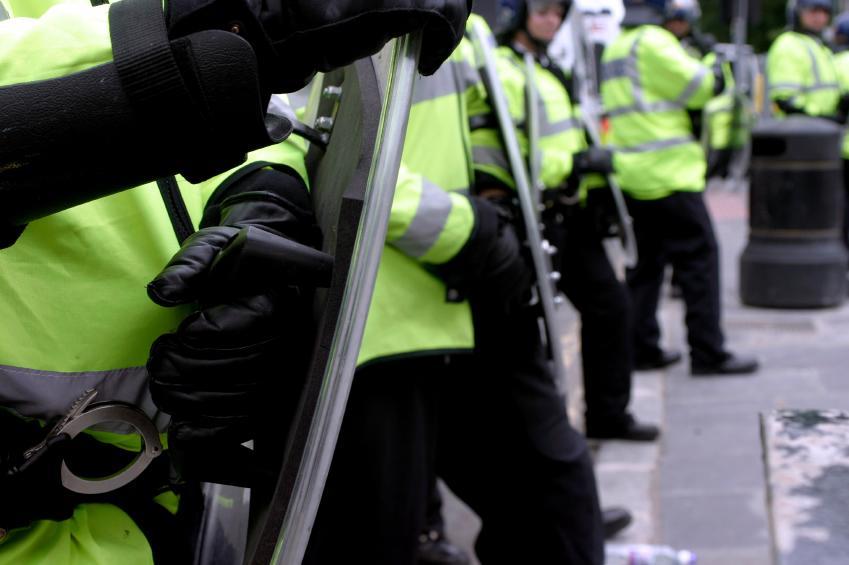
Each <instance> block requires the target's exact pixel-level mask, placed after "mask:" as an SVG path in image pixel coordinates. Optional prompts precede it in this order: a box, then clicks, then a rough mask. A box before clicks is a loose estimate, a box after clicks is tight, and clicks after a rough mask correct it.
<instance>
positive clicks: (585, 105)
mask: <svg viewBox="0 0 849 565" xmlns="http://www.w3.org/2000/svg"><path fill="white" fill-rule="evenodd" d="M570 22H571V26H572V29H571V37H572V41H573V45H574V47H573V52H574V74H575V78H576V80H575V84H576V85H577V98H578V102H579V103H580V105H581V120H582V121H583V124H584V129H586V131H587V135H589V137H590V142H591V143H592V144H593V145H595V146H597V147H602V146H603V143H602V141H603V140H602V138H601V119H602V104H601V96H600V85H601V80H600V77H599V73H598V64H597V60H598V57H599V56H600V55H599V54H598V53H597V51H598V50H597V49H596V45H595V44H594V43H593V42H592V41H590V40H589V39H588V37H587V33H586V28H585V25H584V20H583V15H582V14H581V10H580V9H579V7H578V6H575V8H574V9H572V11H571V14H570ZM607 184H608V186H610V192H611V193H612V195H613V202H614V204H615V205H616V214H617V216H618V218H619V221H618V230H617V231H618V235H619V241H620V242H621V243H622V249H623V251H624V260H625V266H626V267H634V266H636V264H637V238H636V236H635V235H634V222H633V220H632V219H631V214H630V213H629V212H628V206H627V204H626V203H625V197H624V196H623V195H622V189H621V188H620V187H619V184H618V183H617V182H616V179H615V178H614V176H613V175H607Z"/></svg>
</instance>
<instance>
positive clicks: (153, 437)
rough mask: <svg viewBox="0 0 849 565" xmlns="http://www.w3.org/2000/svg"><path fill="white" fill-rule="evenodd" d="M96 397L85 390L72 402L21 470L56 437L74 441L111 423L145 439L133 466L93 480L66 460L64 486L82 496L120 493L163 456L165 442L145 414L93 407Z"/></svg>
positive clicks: (120, 405) (109, 405) (107, 405)
mask: <svg viewBox="0 0 849 565" xmlns="http://www.w3.org/2000/svg"><path fill="white" fill-rule="evenodd" d="M95 396H97V391H96V390H94V389H89V390H86V391H85V392H84V393H83V394H82V395H81V396H80V397H79V398H78V399H77V400H76V401H75V402H74V403H73V405H72V406H71V408H70V410H68V412H67V413H66V414H65V416H64V417H62V419H61V420H59V422H57V423H56V425H55V426H53V427H52V428H51V429H50V432H48V434H47V435H46V436H45V437H44V439H43V440H41V442H39V443H38V444H37V445H35V446H33V447H31V448H30V449H28V450H26V451H25V452H24V454H23V460H24V464H23V465H22V467H26V466H27V465H28V464H29V463H32V462H34V461H35V460H36V459H37V458H38V457H39V456H40V455H41V454H42V453H43V452H44V451H45V450H46V449H48V448H49V447H50V444H51V443H52V442H51V440H53V439H54V438H57V437H59V436H60V435H62V434H65V435H67V436H68V437H69V438H70V439H73V438H75V437H77V436H78V435H79V434H80V433H82V432H83V431H84V430H87V429H89V428H91V427H92V426H96V425H98V424H103V423H105V422H112V423H118V424H127V425H129V426H131V427H133V428H134V429H135V430H136V431H137V432H138V433H139V435H140V436H141V438H142V442H143V444H144V445H143V449H142V450H141V451H140V452H139V454H138V455H137V456H136V457H135V459H133V461H132V463H130V464H129V465H128V466H127V467H125V468H124V469H121V470H120V471H118V472H116V473H114V474H112V475H109V476H106V477H101V478H96V479H90V478H83V477H79V476H77V475H75V474H74V473H73V472H72V471H71V470H70V469H69V468H68V465H67V464H66V463H65V461H62V468H61V471H60V476H61V479H62V485H63V486H64V487H65V488H66V489H68V490H70V491H73V492H76V493H79V494H104V493H107V492H112V491H114V490H117V489H119V488H121V487H123V486H125V485H127V484H129V483H131V482H132V481H134V480H135V479H136V478H138V476H139V475H141V474H142V473H143V472H144V471H145V469H147V467H148V465H150V464H151V462H152V461H153V460H154V459H156V458H157V457H158V456H159V455H161V454H162V442H161V441H160V440H159V431H158V430H157V429H156V425H155V424H154V423H153V421H151V419H150V418H148V416H147V415H146V414H145V413H144V412H142V411H141V410H139V409H138V408H136V407H135V406H133V405H131V404H127V403H124V402H100V403H97V404H93V405H92V401H93V400H94V397H95Z"/></svg>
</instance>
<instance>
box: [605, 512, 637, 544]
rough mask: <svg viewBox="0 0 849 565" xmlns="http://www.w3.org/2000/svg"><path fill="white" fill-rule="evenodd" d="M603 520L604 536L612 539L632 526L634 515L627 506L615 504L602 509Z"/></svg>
mask: <svg viewBox="0 0 849 565" xmlns="http://www.w3.org/2000/svg"><path fill="white" fill-rule="evenodd" d="M601 521H602V523H603V524H604V537H605V539H610V538H612V537H613V536H615V535H616V534H618V533H619V532H621V531H622V530H624V529H625V528H627V527H628V526H630V525H631V522H632V521H633V517H632V516H631V513H630V512H629V511H628V510H627V509H626V508H621V507H618V506H614V507H613V508H605V509H603V510H602V511H601Z"/></svg>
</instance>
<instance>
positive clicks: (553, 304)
mask: <svg viewBox="0 0 849 565" xmlns="http://www.w3.org/2000/svg"><path fill="white" fill-rule="evenodd" d="M471 36H472V42H473V43H474V45H475V49H476V50H477V59H478V65H479V66H480V67H481V68H480V71H481V76H482V78H483V81H484V85H485V86H486V90H487V95H488V96H489V101H490V103H491V104H492V106H493V108H494V109H495V114H496V118H497V119H498V124H499V128H500V130H501V138H502V140H503V142H504V148H505V151H506V152H507V157H508V159H509V162H510V170H511V173H512V175H513V180H514V181H515V182H516V193H517V195H518V197H519V208H520V210H521V212H522V222H523V224H524V227H525V237H526V238H527V245H528V249H529V250H530V254H531V258H532V261H533V267H534V274H535V275H536V280H537V284H536V285H535V290H536V294H537V299H538V300H539V303H540V305H541V307H542V318H541V322H542V326H543V327H542V333H543V337H544V338H545V341H546V348H547V350H548V354H549V358H550V360H551V362H552V365H553V370H554V375H555V378H556V380H557V385H558V388H559V390H560V392H561V393H562V394H563V395H565V394H566V370H565V369H566V365H565V364H564V362H563V352H562V348H561V346H560V342H559V340H560V336H561V335H562V333H561V332H560V331H559V328H558V324H557V313H556V310H557V305H558V304H559V303H560V302H561V301H562V299H559V297H557V294H556V293H557V289H556V282H557V280H558V279H559V278H560V273H558V272H556V271H554V269H553V267H552V264H551V255H552V254H553V253H554V252H555V251H556V250H555V249H554V248H553V247H552V245H551V244H550V243H549V242H548V241H545V240H544V239H543V238H542V224H541V221H540V217H539V214H540V205H541V203H542V202H541V199H540V194H541V186H540V185H539V159H540V154H539V144H538V140H539V116H538V115H537V113H538V108H539V106H538V104H537V103H536V102H535V101H534V100H533V99H532V98H531V99H529V100H528V112H529V114H528V122H529V138H530V141H531V148H530V151H529V154H528V159H529V163H530V168H531V169H532V170H533V171H534V172H535V175H536V176H535V177H534V178H535V179H536V180H535V181H533V180H532V179H531V178H530V176H529V174H528V170H527V168H526V164H525V159H524V157H523V155H522V151H521V149H520V148H519V141H518V139H517V137H516V130H515V129H514V127H515V126H514V125H513V120H512V118H511V116H510V109H509V106H508V103H507V97H506V95H505V93H504V90H503V88H502V86H501V81H500V80H499V78H498V69H497V68H496V63H495V50H494V39H493V37H492V35H491V34H490V33H489V32H488V30H487V29H486V28H485V27H484V26H483V25H482V24H481V23H480V22H474V23H473V25H472V29H471ZM532 79H533V77H529V80H528V82H529V83H530V82H531V81H532ZM534 92H535V91H534V90H533V88H532V89H531V95H532V96H533V95H534Z"/></svg>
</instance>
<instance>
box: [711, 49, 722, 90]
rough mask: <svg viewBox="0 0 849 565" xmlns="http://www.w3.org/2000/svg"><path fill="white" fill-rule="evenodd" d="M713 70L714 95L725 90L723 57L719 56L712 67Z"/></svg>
mask: <svg viewBox="0 0 849 565" xmlns="http://www.w3.org/2000/svg"><path fill="white" fill-rule="evenodd" d="M711 72H713V95H714V96H718V95H720V94H722V93H723V92H724V91H725V69H724V68H723V62H722V60H721V58H717V60H716V62H715V63H714V64H713V66H712V67H711Z"/></svg>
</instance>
